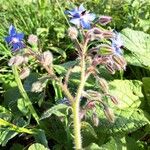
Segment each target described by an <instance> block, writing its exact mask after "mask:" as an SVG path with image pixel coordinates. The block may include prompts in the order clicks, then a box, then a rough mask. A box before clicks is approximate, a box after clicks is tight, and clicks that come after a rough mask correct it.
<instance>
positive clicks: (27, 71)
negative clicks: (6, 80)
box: [20, 67, 30, 79]
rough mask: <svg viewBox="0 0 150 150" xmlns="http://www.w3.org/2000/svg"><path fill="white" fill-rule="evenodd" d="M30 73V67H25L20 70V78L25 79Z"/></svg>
mask: <svg viewBox="0 0 150 150" xmlns="http://www.w3.org/2000/svg"><path fill="white" fill-rule="evenodd" d="M29 74H30V69H29V68H28V67H25V68H23V69H22V70H21V72H20V79H25V78H26V77H28V76H29Z"/></svg>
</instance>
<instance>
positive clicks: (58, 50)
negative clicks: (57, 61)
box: [49, 47, 67, 59]
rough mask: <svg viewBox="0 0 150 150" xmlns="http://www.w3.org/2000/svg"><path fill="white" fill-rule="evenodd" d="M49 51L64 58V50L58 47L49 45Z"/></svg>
mask: <svg viewBox="0 0 150 150" xmlns="http://www.w3.org/2000/svg"><path fill="white" fill-rule="evenodd" d="M49 48H50V50H51V51H53V52H56V53H58V54H60V55H61V56H62V57H63V58H64V59H66V57H67V56H66V52H65V51H64V50H62V49H60V48H58V47H49Z"/></svg>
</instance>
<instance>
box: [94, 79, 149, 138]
mask: <svg viewBox="0 0 150 150" xmlns="http://www.w3.org/2000/svg"><path fill="white" fill-rule="evenodd" d="M110 93H111V94H112V95H114V96H116V97H118V98H119V99H120V105H119V106H118V107H113V106H114V104H113V103H112V102H111V100H109V106H110V107H113V108H112V109H113V111H114V114H115V122H114V123H110V122H109V121H108V120H107V119H106V117H105V116H104V113H103V111H102V110H101V109H100V108H98V109H97V114H98V116H99V118H100V123H99V126H98V127H97V128H96V133H97V134H98V135H99V136H100V135H102V134H109V135H113V136H119V135H124V134H127V133H130V132H132V131H135V130H137V129H139V128H140V127H142V126H144V125H146V124H148V123H149V121H148V119H147V118H146V117H145V115H144V113H143V111H142V110H141V109H139V106H140V103H141V101H140V99H141V98H143V94H142V92H141V82H140V81H136V80H135V81H129V80H114V81H112V82H110Z"/></svg>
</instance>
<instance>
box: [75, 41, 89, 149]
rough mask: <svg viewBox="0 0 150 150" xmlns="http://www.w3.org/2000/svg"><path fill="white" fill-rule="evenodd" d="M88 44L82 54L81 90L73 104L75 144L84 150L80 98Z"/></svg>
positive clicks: (83, 83) (79, 89) (83, 82)
mask: <svg viewBox="0 0 150 150" xmlns="http://www.w3.org/2000/svg"><path fill="white" fill-rule="evenodd" d="M86 46H87V42H85V44H84V47H83V49H82V54H81V81H80V85H79V88H78V90H77V95H76V97H75V101H74V103H73V107H72V108H73V126H74V144H75V149H76V150H80V149H82V138H81V122H80V114H79V113H80V98H81V96H82V91H83V89H84V85H85V70H86V67H85V52H86Z"/></svg>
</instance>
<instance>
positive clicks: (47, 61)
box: [41, 51, 53, 66]
mask: <svg viewBox="0 0 150 150" xmlns="http://www.w3.org/2000/svg"><path fill="white" fill-rule="evenodd" d="M52 62H53V55H52V53H51V52H50V51H45V52H44V53H43V54H42V55H41V63H42V64H43V65H45V66H48V65H51V64H52Z"/></svg>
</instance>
